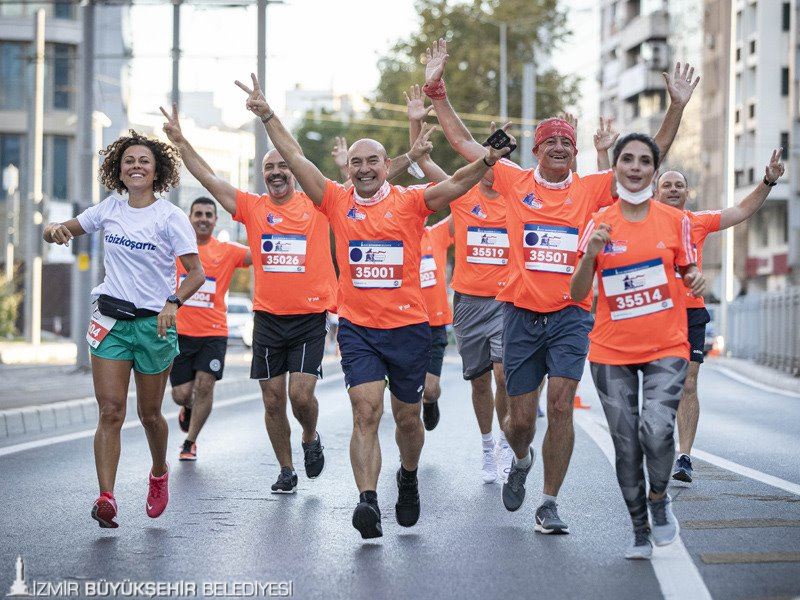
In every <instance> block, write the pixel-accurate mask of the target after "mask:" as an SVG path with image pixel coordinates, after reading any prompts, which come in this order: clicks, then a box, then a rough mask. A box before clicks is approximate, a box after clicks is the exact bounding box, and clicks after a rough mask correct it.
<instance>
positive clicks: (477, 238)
mask: <svg viewBox="0 0 800 600" xmlns="http://www.w3.org/2000/svg"><path fill="white" fill-rule="evenodd" d="M467 262H468V263H476V264H480V265H507V264H508V232H507V231H506V230H505V229H501V228H488V227H467Z"/></svg>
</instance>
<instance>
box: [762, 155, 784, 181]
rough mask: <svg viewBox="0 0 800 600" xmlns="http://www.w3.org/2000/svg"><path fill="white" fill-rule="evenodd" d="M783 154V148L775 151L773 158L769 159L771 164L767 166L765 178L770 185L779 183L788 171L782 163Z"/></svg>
mask: <svg viewBox="0 0 800 600" xmlns="http://www.w3.org/2000/svg"><path fill="white" fill-rule="evenodd" d="M782 152H783V148H778V149H777V150H773V151H772V156H770V158H769V164H768V165H767V168H766V172H765V174H764V178H765V179H766V180H767V181H769V182H770V183H775V182H776V181H778V179H780V178H781V176H782V175H783V172H784V171H785V170H786V167H785V166H784V164H783V163H782V162H781V153H782Z"/></svg>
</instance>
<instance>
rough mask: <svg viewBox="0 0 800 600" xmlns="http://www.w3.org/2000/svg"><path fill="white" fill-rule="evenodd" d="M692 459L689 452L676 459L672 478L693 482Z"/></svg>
mask: <svg viewBox="0 0 800 600" xmlns="http://www.w3.org/2000/svg"><path fill="white" fill-rule="evenodd" d="M693 473H694V471H693V470H692V459H691V458H690V457H689V456H688V455H687V454H681V455H680V456H679V457H678V460H676V461H675V468H674V469H673V471H672V478H673V479H677V480H678V481H684V482H686V483H692V474H693Z"/></svg>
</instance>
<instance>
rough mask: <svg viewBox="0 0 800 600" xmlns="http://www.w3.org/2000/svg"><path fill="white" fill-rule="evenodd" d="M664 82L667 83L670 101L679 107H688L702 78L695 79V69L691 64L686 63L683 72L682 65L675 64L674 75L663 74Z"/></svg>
mask: <svg viewBox="0 0 800 600" xmlns="http://www.w3.org/2000/svg"><path fill="white" fill-rule="evenodd" d="M662 75H663V76H664V81H666V82H667V93H668V94H669V98H670V100H671V101H672V102H673V103H675V104H677V105H678V106H686V105H687V104H688V103H689V99H690V98H691V97H692V92H694V88H696V87H697V84H698V83H700V76H698V77H697V78H695V76H694V67H693V66H691V65H690V64H689V63H684V65H683V69H682V70H681V63H676V64H675V71H674V72H673V73H672V75H669V74H668V73H662Z"/></svg>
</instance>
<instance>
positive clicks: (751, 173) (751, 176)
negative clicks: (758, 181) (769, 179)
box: [747, 167, 756, 183]
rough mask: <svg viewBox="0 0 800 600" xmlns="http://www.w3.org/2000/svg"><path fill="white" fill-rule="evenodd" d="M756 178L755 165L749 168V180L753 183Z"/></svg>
mask: <svg viewBox="0 0 800 600" xmlns="http://www.w3.org/2000/svg"><path fill="white" fill-rule="evenodd" d="M755 178H756V172H755V169H753V167H750V168H749V169H747V182H748V183H753V182H754V181H755Z"/></svg>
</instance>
